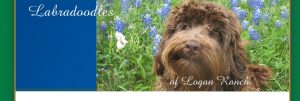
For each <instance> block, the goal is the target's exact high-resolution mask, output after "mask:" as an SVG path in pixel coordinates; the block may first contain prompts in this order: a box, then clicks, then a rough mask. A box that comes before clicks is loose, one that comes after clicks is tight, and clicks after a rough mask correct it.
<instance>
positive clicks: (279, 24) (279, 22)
mask: <svg viewBox="0 0 300 101" xmlns="http://www.w3.org/2000/svg"><path fill="white" fill-rule="evenodd" d="M275 26H276V28H279V27H281V26H282V22H281V21H279V20H276V22H275Z"/></svg>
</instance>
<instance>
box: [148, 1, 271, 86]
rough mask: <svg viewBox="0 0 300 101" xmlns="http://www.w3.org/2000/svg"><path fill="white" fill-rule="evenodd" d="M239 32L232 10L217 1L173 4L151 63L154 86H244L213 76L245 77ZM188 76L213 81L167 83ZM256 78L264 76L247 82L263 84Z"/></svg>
mask: <svg viewBox="0 0 300 101" xmlns="http://www.w3.org/2000/svg"><path fill="white" fill-rule="evenodd" d="M240 33H241V26H240V24H239V22H238V20H237V17H236V16H235V15H234V13H233V12H231V11H230V10H227V9H226V8H224V7H222V6H219V5H217V4H212V3H206V2H195V1H192V0H190V1H188V2H184V3H182V4H181V5H179V6H176V7H175V8H173V9H172V11H171V13H170V15H169V17H168V19H167V21H166V27H165V32H164V35H163V39H162V41H161V44H160V49H159V52H158V54H157V55H156V56H155V59H154V63H153V70H154V72H155V74H156V75H157V76H158V80H157V82H156V90H216V91H240V90H245V86H243V85H237V86H233V85H221V84H220V81H219V80H216V77H217V76H224V77H229V80H246V77H247V75H246V74H247V73H246V72H247V64H248V60H247V58H246V53H245V50H244V48H243V46H242V41H241V38H240ZM189 76H192V77H193V79H195V80H213V82H215V83H214V84H213V85H207V86H205V85H204V86H201V87H199V86H197V85H192V86H191V85H184V84H183V83H184V82H182V81H181V80H179V81H178V83H179V84H178V85H176V86H175V85H170V82H171V81H172V80H175V79H178V78H184V77H189ZM252 78H255V76H252ZM259 80H262V81H263V80H266V79H257V80H256V81H254V83H250V84H256V83H258V82H260V83H259V85H261V84H263V82H261V81H259ZM254 87H257V86H254Z"/></svg>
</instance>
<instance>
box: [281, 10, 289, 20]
mask: <svg viewBox="0 0 300 101" xmlns="http://www.w3.org/2000/svg"><path fill="white" fill-rule="evenodd" d="M281 18H283V19H288V18H289V15H288V10H287V9H286V8H285V9H284V10H283V11H281Z"/></svg>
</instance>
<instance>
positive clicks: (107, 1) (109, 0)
mask: <svg viewBox="0 0 300 101" xmlns="http://www.w3.org/2000/svg"><path fill="white" fill-rule="evenodd" d="M100 1H101V0H100ZM112 2H114V1H113V0H106V3H112Z"/></svg>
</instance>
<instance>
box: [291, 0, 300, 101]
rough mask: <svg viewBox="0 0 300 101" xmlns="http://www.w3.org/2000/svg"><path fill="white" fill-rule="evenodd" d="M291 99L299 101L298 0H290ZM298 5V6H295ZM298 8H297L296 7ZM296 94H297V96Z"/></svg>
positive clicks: (299, 44)
mask: <svg viewBox="0 0 300 101" xmlns="http://www.w3.org/2000/svg"><path fill="white" fill-rule="evenodd" d="M291 1H292V2H291V72H290V75H291V76H290V77H291V78H290V80H291V90H290V91H291V92H290V94H291V95H290V97H291V101H300V97H299V94H300V92H299V90H300V83H299V78H300V73H297V72H300V69H299V68H300V62H299V60H300V54H299V53H300V48H299V47H300V40H299V39H300V16H299V15H300V14H299V13H300V8H299V6H300V1H299V0H291ZM297 6H298V7H297ZM297 8H298V9H297ZM297 95H298V96H297Z"/></svg>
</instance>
